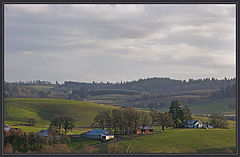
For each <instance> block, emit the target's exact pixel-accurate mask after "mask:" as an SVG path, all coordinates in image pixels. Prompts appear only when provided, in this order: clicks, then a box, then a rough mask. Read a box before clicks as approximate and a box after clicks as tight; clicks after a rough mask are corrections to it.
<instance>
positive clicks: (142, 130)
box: [137, 126, 153, 134]
mask: <svg viewBox="0 0 240 157" xmlns="http://www.w3.org/2000/svg"><path fill="white" fill-rule="evenodd" d="M145 132H153V128H152V127H147V126H145V127H144V128H143V127H142V126H140V127H139V128H138V129H137V134H140V133H145Z"/></svg>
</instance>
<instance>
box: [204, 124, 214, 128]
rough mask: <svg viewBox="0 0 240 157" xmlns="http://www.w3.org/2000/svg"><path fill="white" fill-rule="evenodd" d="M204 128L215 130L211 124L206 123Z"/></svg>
mask: <svg viewBox="0 0 240 157" xmlns="http://www.w3.org/2000/svg"><path fill="white" fill-rule="evenodd" d="M203 128H213V126H212V125H211V124H210V123H204V124H203Z"/></svg>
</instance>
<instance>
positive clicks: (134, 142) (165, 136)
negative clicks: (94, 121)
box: [99, 127, 236, 153]
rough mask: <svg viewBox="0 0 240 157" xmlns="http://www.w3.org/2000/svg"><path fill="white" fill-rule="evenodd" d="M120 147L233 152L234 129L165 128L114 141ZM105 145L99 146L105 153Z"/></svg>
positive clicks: (196, 151)
mask: <svg viewBox="0 0 240 157" xmlns="http://www.w3.org/2000/svg"><path fill="white" fill-rule="evenodd" d="M115 144H117V145H119V146H120V147H122V148H125V149H126V148H127V147H128V146H129V145H131V146H132V147H133V153H150V152H151V153H234V152H235V151H236V131H235V127H233V128H232V129H167V130H165V132H164V133H163V132H159V133H157V134H154V135H149V136H139V137H137V138H133V139H131V140H124V141H120V142H115ZM106 148H107V146H101V147H99V151H100V152H101V153H107V149H106Z"/></svg>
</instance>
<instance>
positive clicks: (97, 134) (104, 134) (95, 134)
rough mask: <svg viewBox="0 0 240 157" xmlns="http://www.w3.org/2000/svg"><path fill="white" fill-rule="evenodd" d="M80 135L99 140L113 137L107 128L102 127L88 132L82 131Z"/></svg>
mask: <svg viewBox="0 0 240 157" xmlns="http://www.w3.org/2000/svg"><path fill="white" fill-rule="evenodd" d="M82 136H83V137H88V138H94V139H100V140H110V139H113V138H114V135H113V134H110V133H109V131H108V130H103V129H93V130H92V131H90V132H85V133H83V134H82Z"/></svg>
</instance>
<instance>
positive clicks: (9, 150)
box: [4, 143, 13, 154]
mask: <svg viewBox="0 0 240 157" xmlns="http://www.w3.org/2000/svg"><path fill="white" fill-rule="evenodd" d="M4 153H6V154H8V153H13V148H12V145H11V144H10V143H7V144H6V146H5V147H4Z"/></svg>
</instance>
